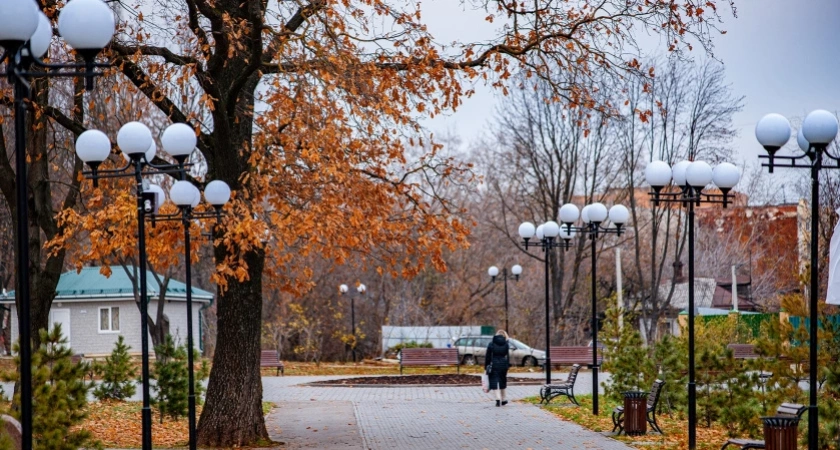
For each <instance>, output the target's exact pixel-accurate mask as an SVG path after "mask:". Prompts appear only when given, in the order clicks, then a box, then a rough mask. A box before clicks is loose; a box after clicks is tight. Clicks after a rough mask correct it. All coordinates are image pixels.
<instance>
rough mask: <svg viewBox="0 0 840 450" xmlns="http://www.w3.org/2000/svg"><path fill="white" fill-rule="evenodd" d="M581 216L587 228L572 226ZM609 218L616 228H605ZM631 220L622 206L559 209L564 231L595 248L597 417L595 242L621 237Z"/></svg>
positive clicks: (594, 409)
mask: <svg viewBox="0 0 840 450" xmlns="http://www.w3.org/2000/svg"><path fill="white" fill-rule="evenodd" d="M578 217H580V218H581V219H582V220H583V223H584V226H582V227H575V226H572V224H574V223H575V222H576V221H577V220H578ZM608 217H609V219H610V221H611V222H612V223H614V224H615V228H607V227H604V226H602V224H603V223H604V221H606V220H607V218H608ZM629 217H630V212H629V211H627V208H626V207H624V206H622V205H615V206H613V207H612V208H610V210H609V211H607V207H606V206H604V205H603V204H601V203H592V204H590V205H586V206H584V207H583V210H582V211H578V208H577V206H575V205H573V204H571V203H567V204H565V205H563V206H562V207H560V220H561V221H562V222H563V224H562V225H561V228H563V229H565V231H566V232H567V233H572V232H580V233H583V234H585V235H587V236H589V240H590V242H591V245H592V258H591V260H592V276H591V278H592V286H591V289H592V319H591V320H592V325H591V327H592V367H591V368H592V414H594V415H596V416H597V415H598V369H599V368H600V366H599V365H598V304H597V296H596V290H597V287H598V286H597V283H596V275H597V272H596V271H597V264H596V262H597V261H596V259H595V252H596V247H595V241H596V239H597V238H598V237H599V236H604V235H607V234H616V235H619V236H621V233H622V231H623V228H622V227H623V226H624V224H625V223H627V219H628V218H629Z"/></svg>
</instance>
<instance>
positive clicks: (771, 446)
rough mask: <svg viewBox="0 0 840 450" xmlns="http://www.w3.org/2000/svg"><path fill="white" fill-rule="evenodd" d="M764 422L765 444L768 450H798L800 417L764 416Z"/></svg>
mask: <svg viewBox="0 0 840 450" xmlns="http://www.w3.org/2000/svg"><path fill="white" fill-rule="evenodd" d="M761 420H762V421H763V422H764V445H765V448H766V450H796V439H797V437H798V434H799V417H797V416H770V417H762V418H761Z"/></svg>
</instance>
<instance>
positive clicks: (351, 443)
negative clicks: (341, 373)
mask: <svg viewBox="0 0 840 450" xmlns="http://www.w3.org/2000/svg"><path fill="white" fill-rule="evenodd" d="M515 375H516V376H523V375H525V374H515ZM528 375H532V376H534V377H536V378H539V376H540V374H536V373H535V374H528ZM588 375H589V374H588V373H581V374H580V376H579V377H578V380H577V383H576V387H578V388H579V389H576V393H577V394H586V393H589V392H590V391H591V384H592V382H591V378H590V377H589V376H588ZM561 377H562V378H564V377H565V374H558V377H557V378H558V379H559V378H561ZM336 378H342V377H321V376H319V377H293V376H287V377H263V399H264V400H266V401H270V402H273V403H275V406H276V407H275V408H274V410H273V411H272V412H271V413H270V414H269V416H268V418H267V423H266V425H267V426H268V431H269V434H270V435H271V437H272V439H273V440H275V441H280V442H284V443H285V444H286V445H284V446H283V447H281V448H290V449H327V450H329V449H342V450H344V449H346V450H351V449H352V450H368V449H371V450H379V449H383V450H384V449H406V450H413V449H418V450H420V449H517V448H521V449H534V450H537V449H605V450H626V449H630V447H628V446H626V445H625V444H623V443H621V442H618V441H616V440H613V439H610V438H609V437H606V436H604V435H602V434H601V433H596V432H593V431H589V430H586V429H584V428H582V427H580V426H578V425H576V424H574V423H570V422H565V421H563V420H560V419H559V418H557V417H556V416H554V415H552V414H550V413H548V412H545V411H543V410H542V409H541V408H539V407H537V406H534V405H531V404H526V403H520V402H511V403H509V404H508V405H506V406H503V407H501V408H497V407H496V406H495V402H493V400H492V397H491V396H490V394H485V393H483V392H482V391H481V388H480V386H478V385H476V386H468V387H414V386H412V387H373V388H354V387H315V386H306V385H304V384H305V383H308V382H311V381H316V380H326V379H336ZM538 390H539V386H536V385H535V386H512V387H510V388H509V389H508V397H509V398H510V399H511V400H517V399H521V398H524V397H529V396H534V395H536V394H537V392H538ZM558 400H559V399H558ZM570 407H575V408H576V406H570Z"/></svg>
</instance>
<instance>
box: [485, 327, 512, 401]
mask: <svg viewBox="0 0 840 450" xmlns="http://www.w3.org/2000/svg"><path fill="white" fill-rule="evenodd" d="M508 368H510V344H508V334H507V332H506V331H505V330H499V331H497V332H496V335H495V336H493V340H492V341H490V344H489V345H488V346H487V353H486V354H485V357H484V370H485V371H486V372H487V374H488V376H489V378H490V390H491V391H496V406H502V405H507V403H508V402H507V399H506V398H505V389H507V373H508Z"/></svg>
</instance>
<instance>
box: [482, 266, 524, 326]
mask: <svg viewBox="0 0 840 450" xmlns="http://www.w3.org/2000/svg"><path fill="white" fill-rule="evenodd" d="M487 274H488V275H490V281H492V282H493V283H495V282H496V277H497V276H499V268H498V267H496V266H490V268H489V269H487ZM510 274H511V275H513V277H514V279H515V280H516V281H519V275H521V274H522V266H520V265H519V264H515V265H514V266H513V267H511V268H510ZM502 280H503V281H504V283H505V331H507V332H508V334H510V335H513V330H511V329H510V322H509V321H508V287H507V281H508V270H507V267H505V268H503V269H502Z"/></svg>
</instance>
